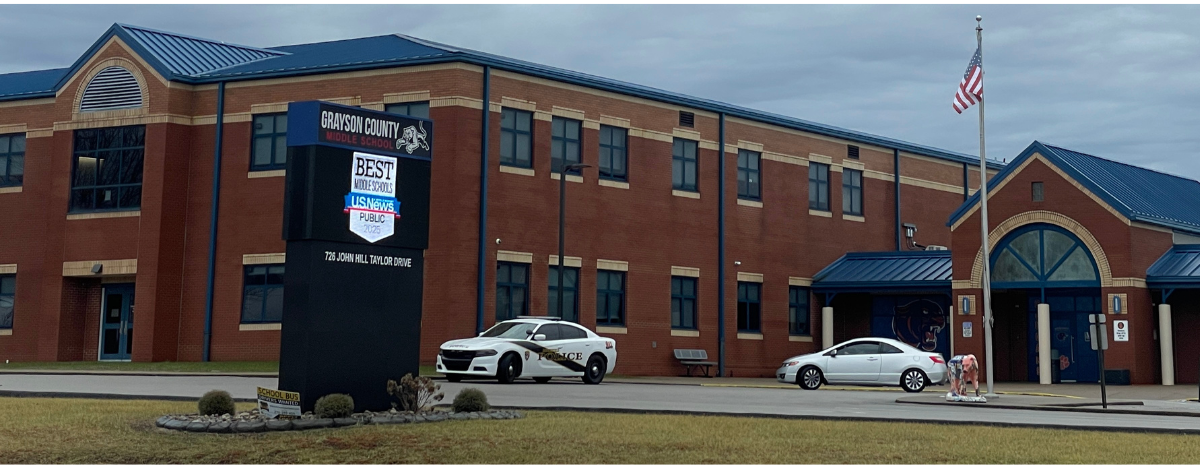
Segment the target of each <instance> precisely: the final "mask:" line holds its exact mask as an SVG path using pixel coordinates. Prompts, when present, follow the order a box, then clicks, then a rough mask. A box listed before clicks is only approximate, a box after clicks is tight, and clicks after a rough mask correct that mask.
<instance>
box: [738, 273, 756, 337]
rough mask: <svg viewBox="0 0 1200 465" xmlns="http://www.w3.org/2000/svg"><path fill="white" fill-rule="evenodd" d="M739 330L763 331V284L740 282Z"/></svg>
mask: <svg viewBox="0 0 1200 465" xmlns="http://www.w3.org/2000/svg"><path fill="white" fill-rule="evenodd" d="M737 312H738V314H737V330H738V331H739V332H749V333H761V332H762V284H761V283H738V306H737Z"/></svg>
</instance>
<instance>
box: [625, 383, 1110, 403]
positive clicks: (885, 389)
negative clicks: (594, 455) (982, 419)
mask: <svg viewBox="0 0 1200 465" xmlns="http://www.w3.org/2000/svg"><path fill="white" fill-rule="evenodd" d="M642 384H667V383H642ZM687 386H694V385H687ZM699 386H703V387H724V388H759V389H800V387H799V386H793V385H790V384H782V383H780V385H779V386H768V385H761V386H760V385H756V384H699ZM821 389H826V390H830V391H873V392H900V388H892V387H863V386H826V385H822V386H821ZM924 392H947V391H946V390H945V389H926V390H925V391H924ZM996 394H1000V395H1005V396H1037V397H1059V398H1064V399H1087V397H1079V396H1071V395H1066V394H1050V393H1046V392H1009V391H996Z"/></svg>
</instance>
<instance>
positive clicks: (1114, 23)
mask: <svg viewBox="0 0 1200 465" xmlns="http://www.w3.org/2000/svg"><path fill="white" fill-rule="evenodd" d="M1197 12H1200V8H1197V7H1194V6H1157V7H1141V6H807V5H798V6H782V5H781V6H747V7H741V6H737V7H734V6H619V5H612V6H606V5H599V6H542V5H532V6H455V5H446V6H318V5H312V6H284V5H267V6H218V5H214V6H192V5H186V6H152V5H122V6H18V5H3V6H0V73H6V72H17V71H29V70H37V69H48V68H61V67H67V66H70V65H71V63H72V62H73V61H74V60H75V59H76V58H78V57H79V56H80V55H81V54H82V53H83V52H84V51H85V50H86V49H87V48H88V47H89V46H90V45H91V44H92V43H93V42H94V41H95V40H96V39H97V38H99V36H100V35H101V34H103V33H104V31H105V30H106V29H107V28H108V27H109V26H110V25H111V24H112V23H115V22H121V23H128V24H134V25H139V26H145V27H150V28H155V29H162V30H167V31H173V32H179V33H183V34H189V35H194V36H200V37H205V38H210V39H216V40H223V41H225V42H232V43H239V44H245V45H253V46H262V47H270V46H276V45H289V44H296V43H307V42H320V41H328V40H337V39H346V38H354V37H365V36H371V35H382V34H389V33H404V34H410V35H413V36H417V37H421V38H426V39H430V40H434V41H438V42H443V43H446V44H450V45H456V46H461V47H465V48H472V49H476V50H481V51H486V52H491V53H497V54H500V55H505V56H509V57H513V58H520V59H524V60H529V61H533V62H538V63H543V64H547V65H553V66H559V67H563V68H568V69H572V70H577V71H582V72H587V73H592V74H596V75H601V76H605V77H610V78H615V79H621V80H625V81H629V82H633V83H637V84H643V85H649V86H653V87H657V88H661V89H665V90H670V91H675V92H681V93H685V94H690V95H694V96H697V97H704V98H710V99H715V100H719V101H724V102H728V103H732V104H737V105H742V106H746V107H750V108H755V109H759V110H765V111H770V112H775V113H781V114H785V115H790V116H795V117H798V118H803V119H807V120H810V121H815V122H820V123H825V124H831V125H835V126H840V127H844V128H848V129H855V130H859V131H865V132H869V133H873V134H878V135H883V136H887V137H892V138H897V139H901V140H905V141H909V142H914V143H919V144H924V145H930V146H934V147H939V148H943V149H947V150H954V151H958V152H962V153H966V154H971V155H978V153H979V138H978V137H979V134H978V113H977V107H972V108H971V109H969V110H968V111H967V112H964V113H963V114H961V115H959V114H957V113H955V112H954V110H953V109H952V108H951V99H952V97H953V95H954V91H955V87H956V86H957V85H958V82H959V80H961V78H962V74H963V71H964V70H965V69H966V65H967V62H968V61H969V60H970V58H971V53H972V52H974V49H975V20H974V18H975V15H976V14H981V15H983V17H984V21H983V25H984V28H985V29H984V63H985V67H986V69H987V80H986V84H985V88H986V95H987V99H988V103H987V141H988V144H987V153H988V156H989V157H990V158H1007V159H1010V160H1011V159H1012V158H1013V157H1015V156H1017V155H1018V154H1019V153H1020V151H1021V150H1023V149H1024V148H1025V147H1026V146H1028V145H1029V143H1030V142H1032V141H1033V140H1040V141H1042V142H1047V143H1053V144H1058V145H1062V146H1065V147H1068V148H1072V149H1075V150H1079V151H1082V152H1086V153H1091V154H1094V155H1099V156H1103V157H1106V158H1112V159H1116V160H1120V161H1124V162H1128V163H1132V164H1136V165H1139V166H1144V167H1148V168H1154V169H1158V170H1162V171H1167V172H1171V173H1177V174H1182V175H1185V176H1188V177H1191V178H1200V157H1197V155H1198V154H1200V130H1197V123H1200V112H1198V111H1197V110H1198V107H1200V61H1198V60H1196V57H1197V56H1200V32H1197V31H1198V30H1197V28H1196V25H1195V23H1196V19H1195V18H1196V16H1197V14H1196V13H1197Z"/></svg>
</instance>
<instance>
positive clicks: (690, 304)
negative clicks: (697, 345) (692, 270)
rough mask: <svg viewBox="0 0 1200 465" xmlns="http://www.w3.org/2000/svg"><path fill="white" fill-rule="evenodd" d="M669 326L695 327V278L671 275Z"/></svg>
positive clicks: (675, 327) (674, 327)
mask: <svg viewBox="0 0 1200 465" xmlns="http://www.w3.org/2000/svg"><path fill="white" fill-rule="evenodd" d="M671 328H673V329H696V278H689V277H684V276H672V277H671Z"/></svg>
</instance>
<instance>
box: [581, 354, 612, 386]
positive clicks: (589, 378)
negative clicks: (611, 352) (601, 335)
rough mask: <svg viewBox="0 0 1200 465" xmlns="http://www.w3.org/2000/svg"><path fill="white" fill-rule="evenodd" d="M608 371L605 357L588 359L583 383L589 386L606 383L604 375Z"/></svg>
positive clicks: (596, 356) (594, 356)
mask: <svg viewBox="0 0 1200 465" xmlns="http://www.w3.org/2000/svg"><path fill="white" fill-rule="evenodd" d="M607 371H608V367H607V366H606V365H605V364H604V357H601V356H599V355H593V356H592V358H589V359H588V362H587V365H586V366H584V367H583V382H584V383H587V384H600V382H601V381H604V374H605V372H607Z"/></svg>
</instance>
